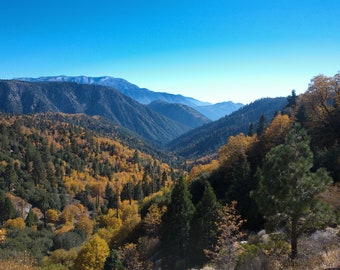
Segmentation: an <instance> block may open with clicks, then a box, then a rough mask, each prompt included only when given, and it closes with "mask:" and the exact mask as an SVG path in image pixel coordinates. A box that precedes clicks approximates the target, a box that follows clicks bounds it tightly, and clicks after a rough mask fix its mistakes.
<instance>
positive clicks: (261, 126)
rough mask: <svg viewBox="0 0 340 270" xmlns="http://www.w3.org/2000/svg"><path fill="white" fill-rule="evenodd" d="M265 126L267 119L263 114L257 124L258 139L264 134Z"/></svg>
mask: <svg viewBox="0 0 340 270" xmlns="http://www.w3.org/2000/svg"><path fill="white" fill-rule="evenodd" d="M265 125H266V117H265V116H264V114H262V115H261V117H260V120H259V123H258V124H257V129H256V134H257V136H258V137H261V136H262V134H263V133H264V130H265Z"/></svg>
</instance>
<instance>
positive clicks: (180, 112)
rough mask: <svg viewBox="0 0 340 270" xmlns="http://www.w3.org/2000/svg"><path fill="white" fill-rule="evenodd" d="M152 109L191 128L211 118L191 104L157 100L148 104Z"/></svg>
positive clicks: (207, 121)
mask: <svg viewBox="0 0 340 270" xmlns="http://www.w3.org/2000/svg"><path fill="white" fill-rule="evenodd" d="M148 107H149V108H151V109H152V110H154V111H156V112H158V113H160V114H162V115H164V116H166V117H168V118H170V119H172V120H174V121H176V122H179V123H181V124H183V125H186V126H189V127H190V128H196V127H199V126H202V125H204V124H206V123H210V122H211V120H210V119H208V118H207V117H205V116H204V115H203V114H201V113H200V112H198V111H196V110H195V109H193V108H192V107H190V106H187V105H184V104H179V103H168V102H165V101H161V100H157V101H153V102H151V103H150V104H149V105H148Z"/></svg>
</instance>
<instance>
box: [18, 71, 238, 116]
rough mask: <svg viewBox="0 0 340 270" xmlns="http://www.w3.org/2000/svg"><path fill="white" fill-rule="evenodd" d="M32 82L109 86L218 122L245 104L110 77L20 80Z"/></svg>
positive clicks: (146, 102) (130, 94)
mask: <svg viewBox="0 0 340 270" xmlns="http://www.w3.org/2000/svg"><path fill="white" fill-rule="evenodd" d="M17 80H24V81H30V82H47V81H49V82H54V81H58V82H75V83H80V84H95V85H103V86H109V87H113V88H115V89H117V90H118V91H120V92H121V93H123V94H124V95H126V96H128V97H131V98H133V99H134V100H136V101H138V102H139V103H141V104H150V103H151V102H153V101H157V100H161V101H165V102H168V103H179V104H184V105H187V106H190V107H193V108H194V109H196V110H197V111H199V112H200V113H202V114H203V115H205V116H206V117H207V118H209V119H210V120H217V119H219V118H221V117H223V116H225V115H227V114H230V113H231V112H233V111H235V110H237V109H238V108H240V106H242V105H243V104H240V103H236V104H235V103H233V102H232V101H228V102H223V103H217V104H211V103H209V102H203V101H200V100H197V99H194V98H191V97H185V96H182V95H174V94H169V93H164V92H154V91H151V90H149V89H147V88H140V87H138V86H137V85H135V84H132V83H130V82H128V81H126V80H124V79H120V78H113V77H109V76H102V77H87V76H47V77H39V78H18V79H17Z"/></svg>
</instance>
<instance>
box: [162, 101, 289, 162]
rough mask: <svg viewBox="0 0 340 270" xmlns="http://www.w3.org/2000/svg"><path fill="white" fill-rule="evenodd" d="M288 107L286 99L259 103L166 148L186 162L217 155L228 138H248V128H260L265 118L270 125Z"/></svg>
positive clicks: (198, 130)
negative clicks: (246, 135)
mask: <svg viewBox="0 0 340 270" xmlns="http://www.w3.org/2000/svg"><path fill="white" fill-rule="evenodd" d="M286 104H287V99H286V98H284V97H278V98H263V99H259V100H257V101H254V102H252V103H250V104H248V105H245V106H244V107H242V108H241V109H239V110H237V111H236V112H233V113H232V114H230V115H228V116H225V117H223V118H221V119H219V120H218V121H215V122H211V123H209V124H205V125H203V126H201V127H198V128H196V129H194V130H191V131H189V132H188V133H186V134H183V135H182V136H180V137H178V138H176V139H175V140H173V141H171V142H170V143H168V144H167V147H168V149H169V150H170V151H172V152H173V153H174V154H176V155H180V156H182V157H185V158H195V157H199V156H202V155H207V154H211V153H216V151H217V150H218V148H219V147H221V146H222V145H224V144H226V143H227V140H228V138H229V136H235V135H237V134H239V133H241V132H243V133H244V134H247V132H248V130H249V125H250V124H251V123H255V124H257V123H258V121H259V119H260V117H261V115H262V114H263V115H264V116H265V118H266V120H267V121H268V122H269V121H270V120H271V119H272V117H273V116H274V114H275V112H277V111H281V110H282V109H283V108H284V107H285V105H286ZM255 129H256V126H255Z"/></svg>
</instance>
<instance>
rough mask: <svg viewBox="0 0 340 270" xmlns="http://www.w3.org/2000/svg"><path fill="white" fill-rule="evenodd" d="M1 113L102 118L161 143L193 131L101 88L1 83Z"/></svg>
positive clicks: (33, 83)
mask: <svg viewBox="0 0 340 270" xmlns="http://www.w3.org/2000/svg"><path fill="white" fill-rule="evenodd" d="M0 111H2V112H7V113H14V114H33V113H40V112H63V113H68V114H75V113H84V114H87V115H89V116H93V115H99V116H102V117H106V118H108V119H110V120H111V121H113V122H114V123H116V124H119V125H121V126H122V127H125V128H128V129H129V130H131V131H132V132H134V133H136V134H138V135H140V136H141V137H143V138H145V139H147V140H149V141H152V142H153V143H159V144H164V143H166V142H168V141H170V140H172V139H174V138H176V137H178V136H180V135H181V134H183V133H185V132H187V131H189V130H190V128H189V127H187V126H185V125H182V124H180V123H178V122H175V121H173V120H171V119H169V118H167V117H165V116H163V115H161V114H158V113H156V112H155V111H153V110H151V109H149V108H148V107H147V106H144V105H142V104H140V103H138V102H137V101H135V100H133V99H132V98H129V97H127V96H125V95H123V94H122V93H121V92H119V91H117V90H115V89H113V88H111V87H106V86H100V85H88V84H77V83H69V82H25V81H16V80H0Z"/></svg>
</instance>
